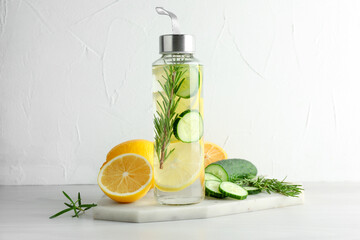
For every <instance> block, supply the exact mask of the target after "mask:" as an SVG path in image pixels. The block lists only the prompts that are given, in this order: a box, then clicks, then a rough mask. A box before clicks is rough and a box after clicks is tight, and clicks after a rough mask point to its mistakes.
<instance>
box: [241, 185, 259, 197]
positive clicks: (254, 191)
mask: <svg viewBox="0 0 360 240" xmlns="http://www.w3.org/2000/svg"><path fill="white" fill-rule="evenodd" d="M243 188H244V189H245V190H246V191H247V192H248V193H249V195H253V194H258V193H261V189H260V188H257V187H243Z"/></svg>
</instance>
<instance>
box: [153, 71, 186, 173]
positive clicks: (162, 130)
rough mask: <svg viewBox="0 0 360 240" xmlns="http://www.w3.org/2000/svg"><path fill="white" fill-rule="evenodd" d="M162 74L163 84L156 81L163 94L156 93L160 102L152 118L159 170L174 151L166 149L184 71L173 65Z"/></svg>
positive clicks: (171, 131) (171, 132) (175, 115)
mask: <svg viewBox="0 0 360 240" xmlns="http://www.w3.org/2000/svg"><path fill="white" fill-rule="evenodd" d="M164 72H165V74H166V76H162V77H163V79H164V80H165V82H164V83H162V82H161V81H160V80H158V82H159V84H160V86H161V88H162V90H163V92H161V91H159V92H158V93H159V94H160V96H161V100H162V101H161V102H160V101H157V105H158V106H159V108H160V111H156V114H155V116H154V126H155V142H154V149H155V152H156V154H157V157H158V159H159V161H160V169H162V168H163V164H164V162H165V160H166V159H167V158H168V157H169V156H170V154H171V153H172V152H173V151H174V149H172V150H170V151H169V149H168V147H169V144H170V138H171V135H172V134H173V124H174V121H175V119H176V118H177V115H178V114H176V111H175V110H176V107H177V105H178V103H179V101H180V98H179V97H177V96H176V92H177V91H178V90H179V88H180V86H181V84H182V82H183V81H184V78H183V75H184V73H185V71H183V70H182V66H180V65H176V64H175V65H168V66H166V67H164Z"/></svg>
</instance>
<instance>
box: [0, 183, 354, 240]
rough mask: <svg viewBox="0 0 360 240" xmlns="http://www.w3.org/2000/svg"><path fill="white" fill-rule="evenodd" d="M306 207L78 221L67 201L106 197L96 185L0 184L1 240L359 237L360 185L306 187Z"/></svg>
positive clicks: (93, 199)
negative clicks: (189, 217) (139, 219)
mask: <svg viewBox="0 0 360 240" xmlns="http://www.w3.org/2000/svg"><path fill="white" fill-rule="evenodd" d="M304 186H305V189H306V198H305V204H304V205H300V206H293V207H286V208H279V209H271V210H265V211H258V212H250V213H242V214H235V215H230V216H223V217H216V218H210V219H197V220H184V221H171V222H157V223H122V222H111V221H99V220H93V218H92V210H90V211H88V212H87V213H85V214H84V215H82V216H81V217H80V218H79V219H77V218H71V214H70V213H67V214H64V215H62V216H60V217H58V218H55V219H49V216H50V215H52V214H54V213H55V212H57V211H59V210H62V209H63V208H65V206H64V204H63V203H64V202H67V199H65V197H64V196H63V195H62V193H61V191H62V190H64V191H66V192H67V193H68V194H69V195H70V196H71V197H74V198H75V196H76V195H77V192H78V191H80V192H81V194H82V199H83V203H93V202H96V201H97V200H98V199H99V198H100V197H101V196H102V195H103V194H102V192H101V190H100V189H99V188H98V186H97V185H66V186H0V240H8V239H9V240H12V239H16V240H18V239H19V240H20V239H99V240H100V239H121V240H128V239H146V240H152V239H154V240H155V239H156V240H161V239H166V240H173V239H181V240H184V239H216V240H219V239H224V237H226V238H227V239H239V240H240V239H241V240H245V239H246V240H247V239H327V240H328V239H341V240H342V239H360V183H305V184H304Z"/></svg>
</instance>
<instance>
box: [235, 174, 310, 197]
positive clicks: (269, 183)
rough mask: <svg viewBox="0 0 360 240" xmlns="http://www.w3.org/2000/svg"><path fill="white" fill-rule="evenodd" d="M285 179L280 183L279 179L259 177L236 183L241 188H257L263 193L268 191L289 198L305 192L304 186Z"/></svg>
mask: <svg viewBox="0 0 360 240" xmlns="http://www.w3.org/2000/svg"><path fill="white" fill-rule="evenodd" d="M285 179H286V178H284V179H283V180H282V181H279V180H277V179H268V178H265V177H263V176H259V177H255V178H244V179H241V180H238V181H236V183H237V184H239V185H241V186H250V187H257V188H259V189H260V190H261V191H266V192H267V193H271V192H275V193H280V194H282V195H284V196H288V197H298V196H299V195H300V194H301V192H302V191H303V190H304V189H303V188H302V185H295V184H291V183H288V182H285Z"/></svg>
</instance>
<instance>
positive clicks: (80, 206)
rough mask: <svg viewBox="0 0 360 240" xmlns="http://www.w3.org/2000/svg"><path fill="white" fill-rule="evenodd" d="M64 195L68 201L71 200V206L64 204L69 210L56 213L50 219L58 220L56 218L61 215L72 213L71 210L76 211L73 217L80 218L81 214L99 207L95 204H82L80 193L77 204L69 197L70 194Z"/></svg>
mask: <svg viewBox="0 0 360 240" xmlns="http://www.w3.org/2000/svg"><path fill="white" fill-rule="evenodd" d="M62 193H63V194H64V195H65V197H66V198H67V199H69V200H70V204H69V203H64V204H65V206H67V207H68V208H66V209H64V210H62V211H60V212H58V213H55V214H54V215H52V216H51V217H49V218H50V219H52V218H56V217H58V216H60V215H61V214H64V213H66V212H69V211H71V210H73V211H74V215H73V216H72V217H79V214H80V213H83V212H85V211H86V210H88V209H90V208H92V207H96V206H97V205H96V204H94V203H92V204H82V203H81V196H80V193H79V192H78V200H76V201H75V202H74V201H73V200H72V199H71V197H69V195H68V194H66V192H64V191H63V192H62ZM76 204H77V206H76Z"/></svg>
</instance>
